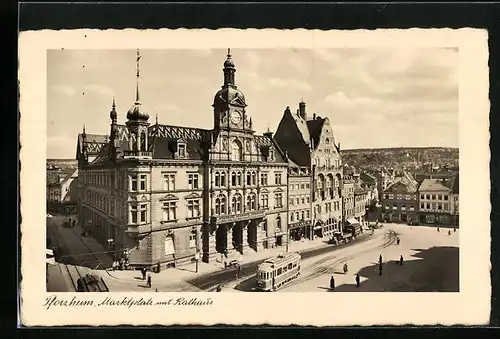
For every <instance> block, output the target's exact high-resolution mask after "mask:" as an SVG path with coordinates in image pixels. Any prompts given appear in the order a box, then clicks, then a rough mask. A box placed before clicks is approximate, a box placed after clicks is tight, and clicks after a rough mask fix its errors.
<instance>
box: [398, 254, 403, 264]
mask: <svg viewBox="0 0 500 339" xmlns="http://www.w3.org/2000/svg"><path fill="white" fill-rule="evenodd" d="M399 266H403V255H401V256H400V257H399Z"/></svg>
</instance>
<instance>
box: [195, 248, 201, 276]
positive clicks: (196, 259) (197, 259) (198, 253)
mask: <svg viewBox="0 0 500 339" xmlns="http://www.w3.org/2000/svg"><path fill="white" fill-rule="evenodd" d="M194 259H195V261H196V273H198V265H199V262H200V252H198V250H196V254H195V255H194Z"/></svg>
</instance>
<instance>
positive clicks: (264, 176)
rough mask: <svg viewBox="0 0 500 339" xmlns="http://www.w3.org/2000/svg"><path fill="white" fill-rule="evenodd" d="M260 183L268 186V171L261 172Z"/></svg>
mask: <svg viewBox="0 0 500 339" xmlns="http://www.w3.org/2000/svg"><path fill="white" fill-rule="evenodd" d="M260 184H261V185H262V186H267V173H261V174H260Z"/></svg>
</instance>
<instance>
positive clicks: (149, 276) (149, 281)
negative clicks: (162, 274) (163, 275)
mask: <svg viewBox="0 0 500 339" xmlns="http://www.w3.org/2000/svg"><path fill="white" fill-rule="evenodd" d="M148 287H149V288H151V274H148Z"/></svg>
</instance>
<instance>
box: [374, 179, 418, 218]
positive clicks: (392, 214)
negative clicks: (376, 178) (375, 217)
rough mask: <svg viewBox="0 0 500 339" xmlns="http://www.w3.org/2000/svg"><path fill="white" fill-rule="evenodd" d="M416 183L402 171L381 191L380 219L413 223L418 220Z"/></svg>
mask: <svg viewBox="0 0 500 339" xmlns="http://www.w3.org/2000/svg"><path fill="white" fill-rule="evenodd" d="M417 190H418V183H417V181H416V180H415V179H413V177H412V176H411V175H410V174H408V173H407V172H405V171H403V172H401V173H400V174H399V175H397V176H396V178H395V179H394V181H393V182H392V183H391V184H389V186H388V187H387V188H386V189H385V190H384V191H383V193H382V196H383V199H382V219H383V220H384V221H386V222H404V223H415V222H416V221H417V220H418V216H417V212H418V207H417V199H418V198H417V194H418V192H417Z"/></svg>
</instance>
